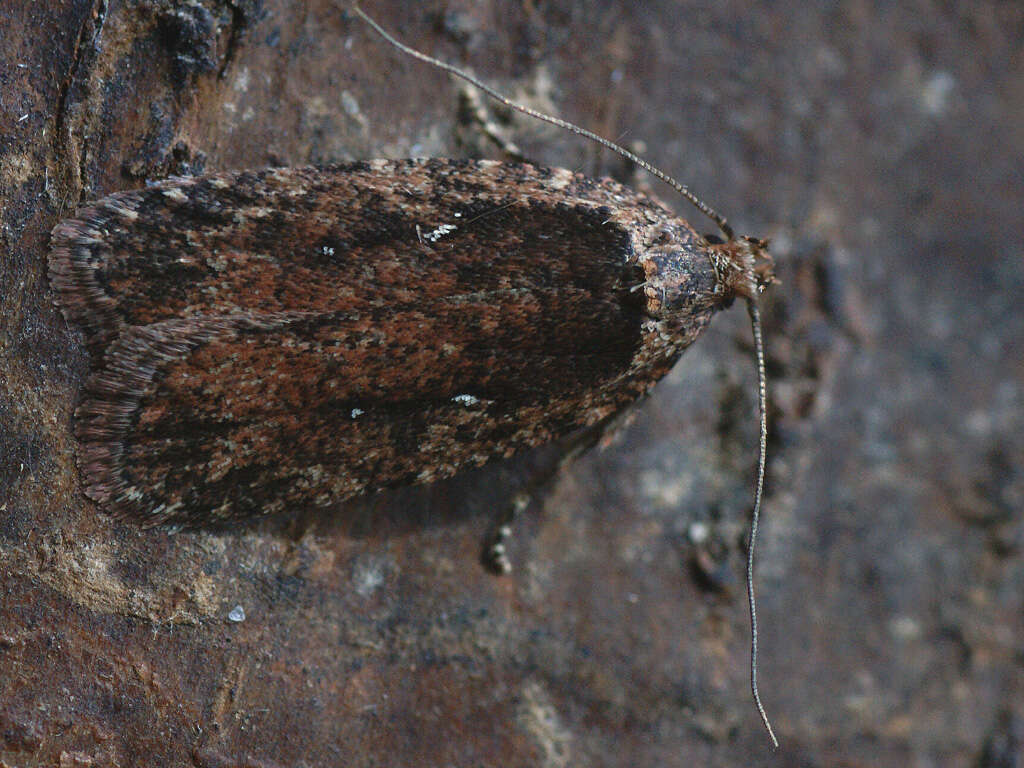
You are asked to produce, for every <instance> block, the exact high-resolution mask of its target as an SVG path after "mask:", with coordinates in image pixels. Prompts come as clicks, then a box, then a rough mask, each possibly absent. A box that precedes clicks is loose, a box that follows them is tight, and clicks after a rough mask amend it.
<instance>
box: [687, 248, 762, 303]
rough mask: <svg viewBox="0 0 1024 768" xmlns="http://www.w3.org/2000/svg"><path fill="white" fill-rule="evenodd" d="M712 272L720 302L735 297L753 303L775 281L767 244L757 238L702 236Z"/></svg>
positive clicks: (728, 300)
mask: <svg viewBox="0 0 1024 768" xmlns="http://www.w3.org/2000/svg"><path fill="white" fill-rule="evenodd" d="M704 241H705V242H706V243H707V244H708V249H709V251H710V256H711V266H712V267H713V268H714V270H715V283H716V285H715V292H716V294H718V295H720V296H721V297H722V301H723V303H727V302H730V301H732V300H733V299H735V298H741V299H746V300H747V301H756V300H757V297H758V296H759V295H760V294H761V293H762V292H763V291H764V290H765V288H767V287H768V286H769V285H771V284H772V283H774V282H775V272H774V267H775V261H774V260H773V259H772V257H771V254H770V253H768V241H767V240H762V239H760V238H757V237H747V236H743V237H737V238H731V239H729V240H723V239H722V238H720V237H718V236H717V235H705V236H704Z"/></svg>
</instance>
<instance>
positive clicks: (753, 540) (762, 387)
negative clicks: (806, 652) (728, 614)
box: [747, 299, 779, 749]
mask: <svg viewBox="0 0 1024 768" xmlns="http://www.w3.org/2000/svg"><path fill="white" fill-rule="evenodd" d="M747 312H748V314H749V315H750V327H751V330H752V331H753V332H754V352H755V355H756V357H757V409H758V411H759V412H760V416H761V439H760V441H759V443H758V447H759V450H758V455H757V489H756V490H755V491H754V512H753V514H752V515H751V521H750V540H749V541H748V542H747V604H748V605H749V606H750V691H751V693H753V694H754V705H755V706H756V707H757V713H758V714H759V715H761V722H763V723H764V727H765V729H766V730H767V731H768V736H769V737H770V738H771V740H772V746H773V747H774V748H775V749H778V748H779V741H778V739H776V738H775V732H774V731H773V730H772V724H771V723H770V722H769V721H768V714H767V713H766V712H765V711H764V705H763V704H761V694H760V693H758V690H757V601H756V600H755V599H754V547H755V545H756V544H757V524H758V522H759V520H760V517H761V496H762V495H763V494H764V468H765V463H766V457H767V454H768V385H767V375H766V374H765V370H764V340H763V338H762V335H761V311H760V310H759V309H758V308H757V304H756V302H755V301H754V299H748V300H747Z"/></svg>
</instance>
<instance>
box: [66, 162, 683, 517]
mask: <svg viewBox="0 0 1024 768" xmlns="http://www.w3.org/2000/svg"><path fill="white" fill-rule="evenodd" d="M513 181H515V183H514V184H513V183H511V182H513ZM623 211H625V212H623ZM667 217H668V214H666V213H665V212H664V211H663V210H662V209H660V208H659V207H657V206H655V205H654V204H652V203H650V202H649V201H647V200H646V199H644V198H640V197H637V196H635V195H633V194H632V193H630V192H628V191H627V190H625V189H623V188H622V187H619V186H617V185H614V184H612V183H610V182H593V181H589V180H586V179H584V178H582V177H580V176H578V175H574V174H571V173H569V172H568V171H557V170H556V171H549V170H544V169H537V168H532V167H531V166H520V165H506V164H496V163H457V162H448V161H421V162H417V161H398V162H391V161H387V162H385V161H374V162H373V163H359V164H353V165H349V166H339V167H334V168H326V169H288V170H280V169H276V170H275V169H271V170H265V171H259V172H250V173H241V174H227V175H221V176H212V177H205V178H199V179H187V180H186V179H183V180H175V181H172V182H165V183H163V184H160V185H157V186H155V187H151V188H149V189H145V190H140V191H137V192H131V193H124V194H119V195H114V196H112V197H109V198H106V199H104V200H101V201H99V202H97V203H94V204H92V205H91V206H88V207H87V208H85V209H83V210H81V211H79V213H78V217H77V218H76V219H74V220H71V221H67V222H64V223H62V224H61V225H59V226H58V227H57V228H56V229H55V230H54V249H53V255H52V258H51V276H52V281H53V284H54V287H55V289H56V290H57V291H58V294H59V297H60V301H61V303H62V305H63V307H64V309H65V312H66V314H67V315H68V317H69V318H71V319H73V320H75V321H76V322H78V323H79V324H81V325H82V327H83V328H84V330H85V333H86V341H87V344H88V347H89V349H90V353H91V355H92V357H93V365H94V372H93V374H92V376H91V378H90V380H89V382H88V383H87V385H86V388H85V391H84V393H83V397H82V402H81V405H80V407H79V409H78V414H77V419H78V435H79V438H80V439H81V441H82V443H83V456H82V464H83V471H84V474H85V476H86V482H87V486H88V491H89V493H90V495H91V496H92V497H93V498H95V499H97V500H99V501H102V502H105V503H106V506H107V507H108V508H109V509H111V510H112V511H114V512H116V513H119V514H122V515H125V516H131V517H134V518H137V519H140V520H144V521H152V522H161V521H165V520H174V521H187V522H202V521H208V520H210V519H214V518H224V517H234V516H247V515H254V514H262V513H268V512H274V511H277V510H281V509H285V508H295V507H296V506H299V507H300V508H301V507H304V506H309V505H326V504H329V503H332V502H334V501H337V500H340V499H343V498H346V497H349V496H352V495H355V494H358V493H362V492H366V491H370V490H375V489H379V488H383V487H389V486H396V485H404V484H410V483H414V482H428V481H430V480H433V479H435V478H440V477H445V476H449V475H452V474H454V473H455V472H457V471H458V470H459V469H461V468H465V467H467V466H473V465H478V464H482V463H484V462H486V461H488V460H490V459H493V458H496V457H501V456H508V455H511V454H512V453H514V452H515V451H517V450H519V449H521V448H523V447H526V446H533V445H538V444H541V443H545V442H548V441H550V440H552V439H555V438H557V437H559V436H563V435H565V434H567V433H569V432H571V431H572V430H574V429H576V428H578V427H581V426H584V425H587V424H593V423H595V422H597V421H598V420H600V419H601V418H603V417H606V416H608V415H609V414H610V413H612V412H614V411H615V410H618V409H619V408H622V407H623V406H625V405H626V404H628V403H629V402H631V401H633V400H635V399H636V397H638V396H639V394H641V393H642V392H643V391H645V390H646V389H647V388H648V387H649V386H650V384H651V383H653V381H654V380H656V379H657V378H658V377H660V376H661V375H662V374H663V373H664V372H665V371H666V370H667V369H668V367H669V366H670V365H671V362H672V360H671V359H667V358H666V359H664V360H661V359H657V358H658V355H653V356H652V354H651V352H650V350H645V349H644V343H645V342H644V333H643V328H644V323H645V322H647V321H648V318H647V317H646V315H645V313H644V310H643V304H642V302H641V298H640V295H639V294H638V293H637V292H636V291H634V290H631V289H633V288H635V287H636V285H637V284H638V283H640V282H642V281H643V272H642V270H640V268H639V267H638V266H637V265H636V258H637V251H638V250H641V249H643V248H645V247H646V243H644V242H643V236H642V235H643V233H644V232H647V231H650V230H652V226H651V225H652V223H653V224H654V226H653V229H657V228H658V226H660V225H661V222H662V220H664V221H669V219H668V218H667ZM675 354H678V350H673V351H672V353H671V355H668V357H671V356H672V355H675ZM652 357H653V358H654V359H648V358H652ZM638 361H640V362H641V363H642V364H638Z"/></svg>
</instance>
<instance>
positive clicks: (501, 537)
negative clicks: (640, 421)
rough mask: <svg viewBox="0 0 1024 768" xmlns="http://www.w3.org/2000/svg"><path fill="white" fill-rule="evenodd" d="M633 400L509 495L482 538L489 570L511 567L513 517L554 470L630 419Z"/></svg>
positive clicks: (503, 570) (504, 570)
mask: <svg viewBox="0 0 1024 768" xmlns="http://www.w3.org/2000/svg"><path fill="white" fill-rule="evenodd" d="M635 407H636V403H634V404H632V405H630V406H628V407H626V408H623V409H622V410H620V411H618V412H616V413H614V414H612V415H611V416H609V417H608V418H606V419H603V420H601V421H599V422H598V423H597V424H594V425H593V426H591V427H586V428H584V429H582V430H580V431H579V432H578V433H576V434H575V435H573V437H572V438H571V439H570V440H568V441H567V442H566V443H565V444H564V445H563V446H562V452H561V454H560V455H559V456H558V459H557V460H556V461H554V462H552V463H551V464H550V465H549V466H548V467H546V468H545V469H542V470H539V471H537V472H535V473H534V474H533V475H532V476H531V477H530V479H529V480H528V481H527V483H526V485H525V486H524V487H523V488H522V489H520V490H519V492H518V493H516V495H515V496H513V497H512V501H511V502H510V503H509V504H508V505H507V506H506V507H505V508H504V509H503V510H502V512H501V514H500V515H499V516H498V519H497V521H496V523H495V525H494V527H493V528H492V530H491V532H490V533H489V534H488V536H487V539H486V540H485V542H484V552H483V557H482V559H483V563H484V565H485V566H487V567H488V568H489V569H490V570H492V571H494V572H495V573H499V574H506V573H510V572H511V571H512V563H511V561H510V560H509V559H508V552H507V546H506V545H507V544H508V541H509V539H511V538H512V526H513V524H514V523H515V521H516V518H518V517H519V515H520V514H521V513H522V511H523V510H525V509H526V508H527V507H528V506H530V502H531V501H533V500H534V499H536V498H537V497H538V496H540V495H541V493H542V492H543V491H544V490H545V489H546V488H547V486H548V485H549V484H550V483H551V482H552V481H553V480H554V479H555V478H556V477H557V476H558V474H559V473H560V472H561V471H562V470H563V469H564V468H565V467H567V466H568V465H569V464H571V463H572V462H573V461H575V460H576V459H577V458H579V457H580V456H582V455H583V454H584V453H586V452H587V451H589V450H590V449H591V448H593V447H594V446H595V445H597V444H598V443H601V442H603V441H604V440H605V439H606V438H610V437H611V436H613V435H614V434H615V433H616V432H617V431H618V430H619V429H621V428H622V427H623V426H625V425H626V424H628V423H629V422H630V421H631V420H632V416H633V414H634V413H635V412H636V410H635Z"/></svg>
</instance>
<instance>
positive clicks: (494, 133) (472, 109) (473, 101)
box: [458, 84, 526, 162]
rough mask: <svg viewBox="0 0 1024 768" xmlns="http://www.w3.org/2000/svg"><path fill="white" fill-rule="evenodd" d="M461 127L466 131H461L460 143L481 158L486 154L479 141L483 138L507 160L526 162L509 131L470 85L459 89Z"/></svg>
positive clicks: (477, 91)
mask: <svg viewBox="0 0 1024 768" xmlns="http://www.w3.org/2000/svg"><path fill="white" fill-rule="evenodd" d="M459 125H460V126H462V127H464V128H465V129H466V130H461V131H459V135H458V138H459V141H460V142H461V143H462V144H463V145H464V146H465V147H466V148H467V150H468V151H470V153H472V154H478V155H481V156H483V155H484V154H486V153H485V152H484V147H483V146H482V145H481V142H480V141H479V137H480V136H482V137H483V138H486V139H487V141H489V142H490V143H491V144H493V145H494V146H496V147H497V148H498V149H500V150H501V152H502V154H504V155H505V159H506V160H515V161H518V162H523V161H524V160H526V158H525V156H524V155H523V151H522V150H521V149H519V147H518V146H516V143H515V142H514V141H512V139H510V138H509V137H508V135H507V134H508V129H507V128H505V127H503V126H501V125H498V123H497V122H496V121H495V119H494V114H493V113H492V112H491V111H490V110H488V109H487V106H486V105H485V104H484V99H483V97H482V96H481V95H480V91H479V90H477V89H476V88H473V87H472V86H470V85H468V84H467V85H464V86H462V87H461V88H460V89H459ZM469 129H472V131H473V133H474V134H476V137H474V136H471V135H470V133H469Z"/></svg>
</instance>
